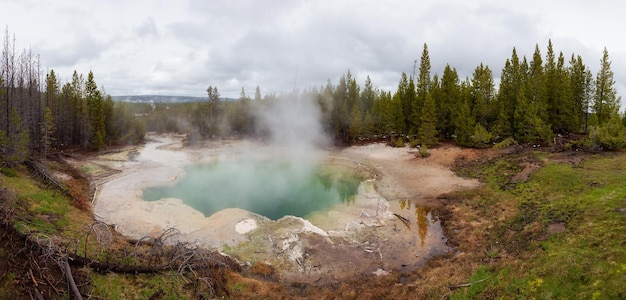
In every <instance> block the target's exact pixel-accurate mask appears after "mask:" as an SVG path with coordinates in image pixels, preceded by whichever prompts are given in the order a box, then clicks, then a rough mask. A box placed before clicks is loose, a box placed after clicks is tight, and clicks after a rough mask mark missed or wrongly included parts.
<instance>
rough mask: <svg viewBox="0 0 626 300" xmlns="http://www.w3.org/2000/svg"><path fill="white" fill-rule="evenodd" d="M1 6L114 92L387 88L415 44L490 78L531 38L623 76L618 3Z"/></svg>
mask: <svg viewBox="0 0 626 300" xmlns="http://www.w3.org/2000/svg"><path fill="white" fill-rule="evenodd" d="M3 6H4V7H3V10H1V11H0V20H5V22H7V25H8V26H9V28H10V31H11V32H15V34H16V36H17V37H18V39H19V40H20V41H24V42H25V44H24V47H28V45H33V47H32V48H33V51H34V52H36V53H40V54H41V57H42V62H43V63H44V65H45V66H46V67H49V68H54V69H55V70H56V71H57V73H60V74H62V76H63V74H65V73H67V75H65V76H68V77H69V76H71V72H72V71H73V69H77V70H78V71H79V72H83V73H86V72H88V71H89V69H93V70H94V73H95V74H96V80H99V81H98V83H99V84H101V85H104V86H106V87H107V91H108V92H109V93H112V94H118V95H121V94H141V93H159V94H176V95H196V96H204V94H205V90H206V87H207V86H208V85H213V86H217V87H218V88H219V89H220V92H221V93H222V95H224V96H231V97H237V96H238V95H239V92H240V90H241V87H242V86H243V87H244V88H245V89H246V90H247V91H248V92H252V91H253V90H254V88H255V87H256V86H257V85H259V86H260V87H261V89H262V91H263V92H264V93H266V92H274V93H281V92H289V91H291V89H292V88H293V87H294V83H295V85H296V87H297V88H299V89H305V88H310V87H320V86H323V85H325V84H326V82H327V80H330V81H331V82H332V83H333V84H335V83H337V80H338V78H339V77H340V76H341V75H343V74H345V73H346V72H347V71H348V69H350V72H351V73H352V74H353V76H354V77H355V78H357V80H359V82H360V83H363V81H364V80H365V77H366V76H368V75H369V76H370V77H371V78H372V81H373V83H374V85H376V86H378V87H380V88H383V89H386V90H391V91H393V90H395V88H396V86H397V83H398V81H399V79H400V74H401V73H402V72H406V73H409V74H410V73H412V72H413V62H414V60H416V59H419V58H420V55H421V51H422V46H423V44H424V43H427V44H428V47H429V51H430V58H431V64H432V69H431V72H432V73H433V74H434V73H438V74H440V75H441V73H442V72H443V68H444V66H445V65H446V63H449V64H450V65H451V66H452V67H455V68H456V69H457V71H458V72H459V76H460V77H461V78H462V79H463V78H465V77H466V76H471V74H472V72H473V70H474V68H475V67H476V66H477V65H478V64H479V63H481V62H482V63H485V64H486V65H488V66H489V67H490V68H491V69H492V70H493V72H494V76H495V77H496V80H497V79H498V78H497V77H499V74H500V71H501V69H502V67H503V65H504V61H505V60H506V59H507V58H508V57H510V55H511V50H512V48H513V47H516V49H517V51H518V53H519V54H520V56H522V55H526V56H528V57H530V56H531V55H532V53H533V50H534V47H535V44H539V47H540V50H541V51H542V55H544V56H545V52H546V45H547V41H548V39H552V42H553V44H554V46H555V50H556V51H557V53H558V51H563V53H564V55H565V57H566V59H567V60H569V57H570V55H571V53H572V52H574V53H576V54H580V55H581V56H582V57H583V59H584V61H585V63H586V64H587V65H588V66H589V67H590V68H591V69H592V71H593V72H594V74H595V72H596V71H597V68H598V66H599V60H600V58H601V54H602V49H603V48H604V46H607V47H608V50H609V54H610V55H611V60H612V61H613V65H612V67H613V70H614V72H615V79H616V81H617V83H616V86H617V87H618V92H623V91H624V86H625V85H624V80H626V72H623V71H622V70H626V68H625V67H626V61H625V60H624V59H623V57H624V55H626V53H625V51H624V50H622V49H626V47H624V42H623V40H622V39H621V38H620V36H621V35H620V34H619V33H618V32H617V31H618V30H620V28H622V27H625V26H624V25H626V20H624V18H622V17H621V16H620V15H619V14H618V13H616V11H620V7H618V6H625V5H624V4H621V3H618V4H616V3H611V5H608V2H601V3H599V4H592V3H589V4H586V3H571V2H569V1H565V0H558V1H551V2H549V3H544V2H542V1H538V0H537V1H524V2H519V3H517V2H515V3H512V2H501V1H492V0H478V1H446V2H441V1H401V0H397V1H386V2H384V3H382V4H381V3H379V2H378V1H373V0H371V1H350V0H345V1H332V2H331V1H316V0H308V1H305V0H301V1H285V2H275V1H252V0H245V1H237V2H236V3H233V2H232V1H224V0H218V1H202V0H187V1H182V2H177V3H168V2H163V3H161V2H159V3H153V2H149V1H145V2H144V1H133V2H125V1H117V2H98V3H96V4H93V3H91V4H90V3H87V2H76V1H71V0H59V1H55V2H51V3H49V4H43V5H34V4H33V3H30V2H26V1H8V2H7V5H3ZM621 8H624V7H621ZM621 11H623V9H622V10H621ZM33 24H37V25H33ZM607 24H611V26H607ZM35 28H36V30H35Z"/></svg>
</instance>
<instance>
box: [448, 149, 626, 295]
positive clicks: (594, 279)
mask: <svg viewBox="0 0 626 300" xmlns="http://www.w3.org/2000/svg"><path fill="white" fill-rule="evenodd" d="M510 161H511V160H510V159H507V158H504V159H503V160H500V161H496V162H493V163H492V164H490V165H489V166H485V168H484V169H483V170H480V172H478V174H481V175H483V176H484V178H486V179H487V182H492V183H494V184H499V182H500V181H498V180H497V178H492V177H491V176H495V175H494V173H495V172H494V170H502V169H507V168H510V167H509V162H510ZM485 175H486V176H485ZM489 189H490V188H489V186H486V187H483V188H481V189H480V190H482V192H481V191H477V192H474V193H475V194H477V195H482V196H487V197H501V198H502V199H504V197H507V198H506V199H509V200H510V199H511V198H510V197H513V199H515V202H514V205H517V207H516V209H517V212H516V214H515V215H514V217H512V218H508V219H506V220H504V221H502V222H496V226H495V229H494V232H493V234H492V235H491V240H490V242H494V243H495V242H499V244H500V245H504V247H505V249H506V250H507V251H508V253H509V254H514V255H515V256H516V257H518V258H519V259H515V260H511V261H508V262H506V263H504V262H501V263H494V264H492V268H493V269H491V270H489V272H487V271H488V270H486V269H485V268H483V267H481V268H479V269H477V270H476V271H475V273H474V275H473V276H472V278H470V280H469V281H470V282H472V281H475V280H477V279H479V278H483V277H489V276H491V277H490V278H491V279H490V280H487V281H485V282H486V283H485V284H484V285H477V286H476V287H474V286H472V287H470V288H467V289H464V290H462V291H457V292H456V293H455V294H454V296H453V297H452V299H475V298H490V299H491V298H499V297H503V298H505V299H514V298H519V299H532V298H536V299H625V298H626V287H625V286H624V282H626V213H625V211H626V154H618V155H614V154H609V155H606V156H594V157H590V158H587V160H585V161H584V162H583V163H582V164H581V165H580V166H578V167H574V166H571V165H569V164H559V163H552V162H549V161H548V162H547V163H546V164H545V166H544V167H543V168H542V169H540V170H539V171H538V172H537V173H535V174H533V175H532V176H531V179H530V180H529V181H528V182H526V183H522V184H518V185H516V186H515V187H513V188H511V189H507V190H503V191H501V192H498V193H494V192H493V191H492V192H486V191H485V190H489ZM482 201H483V202H484V204H485V205H489V204H490V203H494V199H493V198H491V199H488V200H482ZM494 205H496V204H494ZM556 223H559V224H563V225H564V227H565V231H564V232H560V233H554V234H549V233H548V230H547V228H548V227H549V226H550V225H551V224H556ZM512 269H513V270H515V271H514V272H511V270H512ZM490 274H491V275H490Z"/></svg>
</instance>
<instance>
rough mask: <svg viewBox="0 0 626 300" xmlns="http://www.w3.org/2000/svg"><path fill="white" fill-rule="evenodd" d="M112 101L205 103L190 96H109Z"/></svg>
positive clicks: (203, 99)
mask: <svg viewBox="0 0 626 300" xmlns="http://www.w3.org/2000/svg"><path fill="white" fill-rule="evenodd" d="M111 98H113V101H120V102H131V103H190V102H206V101H208V98H207V97H192V96H163V95H129V96H111ZM220 100H222V101H231V100H234V99H230V98H221V99H220Z"/></svg>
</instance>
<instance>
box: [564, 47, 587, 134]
mask: <svg viewBox="0 0 626 300" xmlns="http://www.w3.org/2000/svg"><path fill="white" fill-rule="evenodd" d="M569 64H570V66H569V70H568V73H569V81H570V82H569V86H570V94H571V97H572V102H573V103H572V105H573V107H572V109H573V110H574V112H573V113H572V115H573V116H574V118H575V120H576V121H577V122H576V124H577V126H576V131H579V130H582V131H583V132H585V133H587V132H588V131H587V128H588V126H587V122H588V117H589V106H590V103H591V98H592V97H593V75H592V74H591V71H590V70H589V68H588V67H587V66H585V64H583V60H582V57H581V56H580V55H578V56H575V55H574V54H572V58H571V59H570V62H569Z"/></svg>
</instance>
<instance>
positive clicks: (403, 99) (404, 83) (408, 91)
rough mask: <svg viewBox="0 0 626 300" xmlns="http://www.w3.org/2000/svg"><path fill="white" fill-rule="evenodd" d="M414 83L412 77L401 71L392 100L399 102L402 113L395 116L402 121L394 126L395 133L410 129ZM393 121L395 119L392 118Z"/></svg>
mask: <svg viewBox="0 0 626 300" xmlns="http://www.w3.org/2000/svg"><path fill="white" fill-rule="evenodd" d="M414 88H415V86H414V83H413V79H412V78H411V79H410V80H409V77H408V76H407V75H406V73H404V72H402V76H401V77H400V82H399V83H398V88H397V89H396V92H395V94H394V95H393V99H394V101H396V102H398V103H399V104H400V107H401V110H402V113H400V114H397V115H396V116H397V117H401V118H402V120H400V121H401V122H402V125H401V126H396V129H395V130H397V131H396V133H398V134H407V133H409V131H410V128H411V126H412V121H411V118H410V116H411V109H412V104H413V101H415V92H414ZM394 121H395V120H394Z"/></svg>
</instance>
